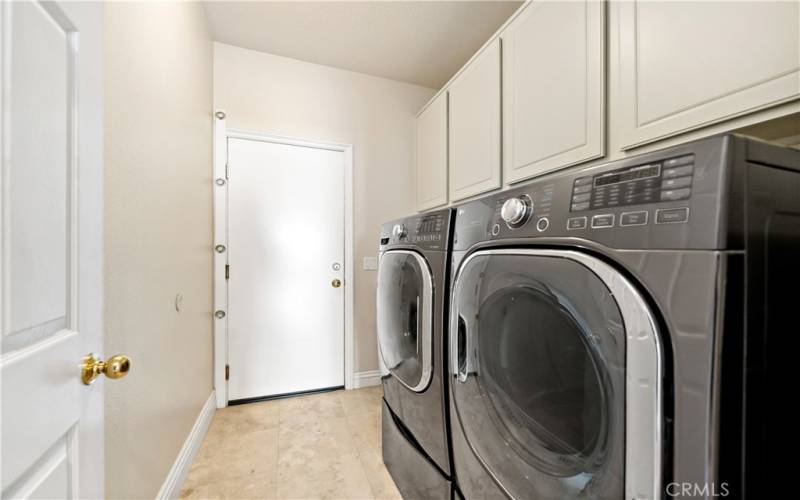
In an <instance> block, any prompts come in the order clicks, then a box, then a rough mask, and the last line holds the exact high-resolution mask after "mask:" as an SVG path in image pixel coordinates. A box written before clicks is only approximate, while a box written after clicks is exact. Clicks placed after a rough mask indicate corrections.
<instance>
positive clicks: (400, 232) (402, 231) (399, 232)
mask: <svg viewBox="0 0 800 500" xmlns="http://www.w3.org/2000/svg"><path fill="white" fill-rule="evenodd" d="M392 234H393V235H394V237H395V238H397V239H398V240H399V239H400V238H402V237H404V236H405V235H406V226H405V225H403V224H395V225H394V227H393V228H392Z"/></svg>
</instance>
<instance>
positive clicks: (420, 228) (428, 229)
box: [417, 217, 442, 233]
mask: <svg viewBox="0 0 800 500" xmlns="http://www.w3.org/2000/svg"><path fill="white" fill-rule="evenodd" d="M441 228H442V219H441V218H440V217H426V218H424V219H422V220H420V221H419V223H418V224H417V232H418V233H435V232H438V231H439V230H440V229H441Z"/></svg>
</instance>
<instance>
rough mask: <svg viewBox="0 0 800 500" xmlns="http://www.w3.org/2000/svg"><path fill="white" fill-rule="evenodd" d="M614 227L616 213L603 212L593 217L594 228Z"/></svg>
mask: <svg viewBox="0 0 800 500" xmlns="http://www.w3.org/2000/svg"><path fill="white" fill-rule="evenodd" d="M607 227H614V214H602V215H595V216H593V217H592V229H603V228H607Z"/></svg>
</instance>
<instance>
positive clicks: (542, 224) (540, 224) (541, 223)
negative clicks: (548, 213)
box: [536, 217, 550, 233]
mask: <svg viewBox="0 0 800 500" xmlns="http://www.w3.org/2000/svg"><path fill="white" fill-rule="evenodd" d="M549 225H550V221H549V220H548V219H547V217H542V218H541V219H539V220H538V221H537V222H536V230H537V231H539V232H540V233H541V232H542V231H546V230H547V227H548V226H549Z"/></svg>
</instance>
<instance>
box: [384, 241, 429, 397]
mask: <svg viewBox="0 0 800 500" xmlns="http://www.w3.org/2000/svg"><path fill="white" fill-rule="evenodd" d="M377 315H378V340H379V344H380V352H381V356H382V357H383V361H384V363H385V364H386V367H387V368H388V369H389V371H390V372H391V373H392V375H394V376H395V377H396V378H397V379H398V380H400V382H402V383H403V385H405V386H406V387H408V388H409V389H412V390H414V391H417V392H420V391H423V390H425V388H426V387H427V386H428V383H429V382H430V380H431V376H432V370H431V362H432V352H431V351H432V349H433V341H432V329H433V284H432V278H431V271H430V268H429V267H428V264H427V262H426V261H425V259H424V258H423V257H422V256H421V255H420V254H419V253H417V252H412V251H408V250H390V251H387V252H386V253H384V254H383V256H381V260H380V266H379V267H378V303H377Z"/></svg>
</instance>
